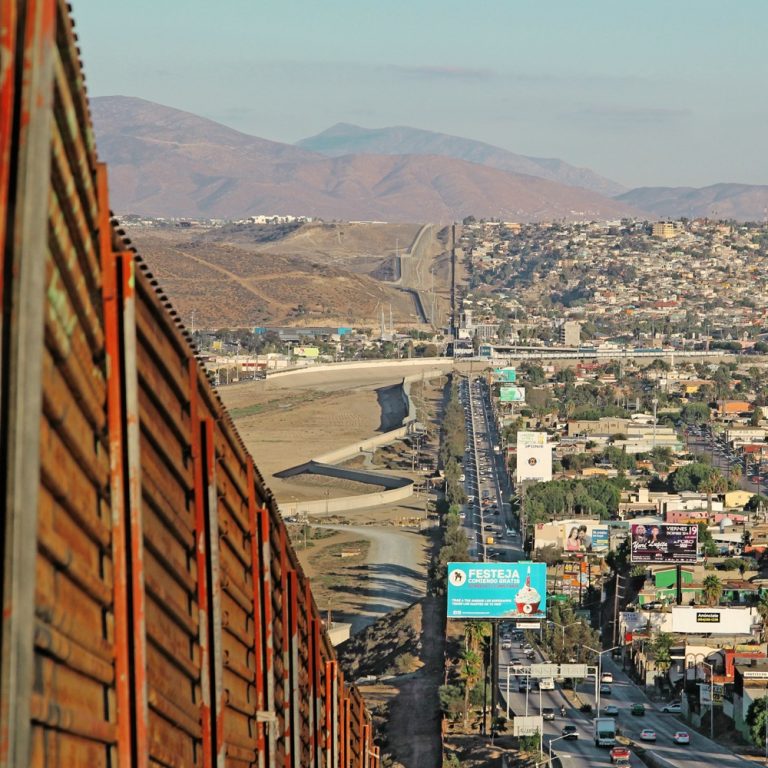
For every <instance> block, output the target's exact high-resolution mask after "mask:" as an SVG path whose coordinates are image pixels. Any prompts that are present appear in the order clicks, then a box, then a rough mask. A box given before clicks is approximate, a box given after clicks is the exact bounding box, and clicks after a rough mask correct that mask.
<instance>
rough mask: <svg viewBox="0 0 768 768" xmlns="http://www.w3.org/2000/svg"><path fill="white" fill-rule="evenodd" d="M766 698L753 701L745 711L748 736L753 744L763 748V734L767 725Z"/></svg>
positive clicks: (767, 704)
mask: <svg viewBox="0 0 768 768" xmlns="http://www.w3.org/2000/svg"><path fill="white" fill-rule="evenodd" d="M766 721H768V698H766V697H765V696H763V697H762V698H759V699H757V700H756V701H753V702H752V703H751V704H750V705H749V709H748V710H747V725H748V726H749V735H750V737H751V738H752V741H753V742H754V743H755V744H758V745H760V746H763V744H765V733H766V728H768V725H767V724H766Z"/></svg>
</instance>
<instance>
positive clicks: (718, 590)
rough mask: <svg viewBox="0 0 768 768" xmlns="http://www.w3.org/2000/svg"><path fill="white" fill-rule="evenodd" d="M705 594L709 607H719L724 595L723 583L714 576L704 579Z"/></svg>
mask: <svg viewBox="0 0 768 768" xmlns="http://www.w3.org/2000/svg"><path fill="white" fill-rule="evenodd" d="M703 593H704V600H705V601H706V603H707V605H717V604H718V603H719V602H720V597H721V596H722V594H723V582H722V581H720V579H718V578H717V576H715V575H713V574H711V575H709V576H707V578H706V579H704V589H703Z"/></svg>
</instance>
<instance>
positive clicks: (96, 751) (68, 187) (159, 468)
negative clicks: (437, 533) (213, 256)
mask: <svg viewBox="0 0 768 768" xmlns="http://www.w3.org/2000/svg"><path fill="white" fill-rule="evenodd" d="M0 304H1V305H2V313H1V314H0V440H1V443H0V492H1V493H2V498H3V512H4V514H3V525H2V528H1V529H0V531H1V533H0V536H1V538H0V546H1V547H2V557H3V568H2V572H1V573H0V593H1V594H2V602H3V613H2V621H1V622H0V665H1V666H0V766H2V767H3V768H4V767H6V766H8V767H10V766H33V767H35V768H37V767H40V768H42V767H43V766H46V767H47V768H58V767H59V766H61V767H62V768H63V767H65V766H66V768H86V767H87V768H134V767H137V768H138V767H140V768H150V767H153V768H156V767H159V766H167V767H168V768H171V767H173V768H193V767H194V768H197V767H199V768H214V767H215V768H221V767H225V768H248V767H250V766H254V767H256V768H377V766H378V765H379V762H380V757H379V751H378V748H377V747H376V746H374V743H373V733H372V727H371V718H370V715H369V713H368V712H367V710H366V708H365V705H364V703H363V700H362V698H361V696H360V694H359V693H358V691H357V690H356V689H355V688H354V687H351V686H348V685H346V684H345V681H344V679H343V676H342V674H341V671H340V669H339V666H338V664H337V662H336V659H335V655H334V652H333V649H332V647H331V644H330V642H329V640H328V637H327V635H326V633H325V630H324V628H323V622H322V620H321V617H320V614H319V613H318V610H317V606H316V604H315V602H314V600H313V598H312V593H311V590H310V586H309V583H308V580H307V579H306V577H305V576H304V573H303V572H302V569H301V567H300V565H299V563H298V560H297V558H296V555H295V553H294V551H293V549H292V547H291V545H290V543H289V541H288V536H287V533H286V530H285V527H284V525H283V523H282V520H281V518H280V515H279V513H278V510H277V507H276V505H275V502H274V499H273V498H272V496H271V494H270V492H269V491H268V489H267V488H266V487H265V485H264V481H263V479H262V477H261V476H260V474H259V472H258V470H257V468H256V467H255V466H254V464H253V461H252V460H251V458H250V457H249V455H248V453H247V451H246V450H245V447H244V446H243V443H242V441H241V439H240V437H239V435H238V433H237V431H236V430H235V428H234V426H233V424H232V421H231V419H230V417H229V415H228V414H227V412H226V410H225V409H224V407H223V406H222V403H221V401H220V400H219V398H218V396H217V394H216V392H215V391H214V389H213V388H212V386H211V383H210V381H209V380H208V378H207V376H206V374H205V372H204V370H203V369H202V368H201V367H200V365H199V364H198V362H197V360H196V358H195V350H194V347H193V345H192V343H191V339H190V337H189V335H188V334H187V332H186V331H185V329H184V327H183V326H182V324H181V322H180V320H179V318H178V316H177V315H176V313H175V312H174V310H173V308H172V306H171V305H170V303H169V301H168V299H167V297H166V296H165V294H164V293H163V292H162V290H161V289H160V287H159V286H158V284H157V281H156V280H155V279H154V277H153V275H152V274H151V272H150V270H149V267H148V265H147V264H146V263H145V262H144V261H143V260H142V258H141V257H140V256H139V255H138V254H137V253H136V252H135V250H134V249H133V247H132V246H131V244H130V242H129V240H127V238H126V237H125V236H124V233H123V232H122V231H121V230H120V228H119V224H118V223H117V222H116V221H115V220H114V219H113V218H112V216H111V213H110V209H109V195H108V179H107V169H106V167H105V166H104V165H103V164H101V163H99V162H98V160H97V154H96V147H95V141H94V136H93V127H92V124H91V119H90V114H89V108H88V102H87V98H86V92H85V86H84V78H83V74H82V68H81V64H80V61H79V52H78V49H77V39H76V36H75V33H74V29H73V25H72V22H71V18H70V15H69V8H68V6H67V4H66V3H65V2H63V1H62V0H5V1H4V2H2V3H0Z"/></svg>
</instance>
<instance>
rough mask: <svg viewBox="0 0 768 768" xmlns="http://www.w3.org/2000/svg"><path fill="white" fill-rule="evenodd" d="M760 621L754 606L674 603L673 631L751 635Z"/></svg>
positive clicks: (698, 633) (697, 633)
mask: <svg viewBox="0 0 768 768" xmlns="http://www.w3.org/2000/svg"><path fill="white" fill-rule="evenodd" d="M759 621H760V618H759V615H758V614H757V613H756V610H755V609H754V608H746V607H745V608H726V607H719V606H714V607H710V606H704V605H695V606H694V605H673V606H672V631H673V632H687V633H691V634H696V635H750V634H752V628H753V626H754V625H756V624H757V623H758V622H759Z"/></svg>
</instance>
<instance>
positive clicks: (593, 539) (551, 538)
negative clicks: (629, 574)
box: [534, 519, 610, 554]
mask: <svg viewBox="0 0 768 768" xmlns="http://www.w3.org/2000/svg"><path fill="white" fill-rule="evenodd" d="M548 544H550V545H551V544H554V545H555V546H558V547H560V549H562V550H563V552H571V553H574V554H575V553H583V552H600V553H604V552H607V551H608V549H609V544H610V535H609V530H608V526H607V525H606V524H605V523H604V522H601V521H599V520H584V519H578V520H565V521H563V522H557V523H555V522H552V523H537V524H536V529H535V533H534V547H535V548H536V549H540V548H541V547H546V546H547V545H548Z"/></svg>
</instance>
